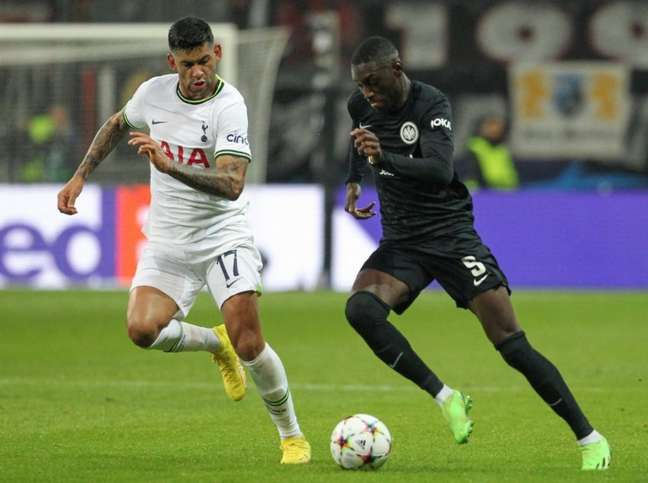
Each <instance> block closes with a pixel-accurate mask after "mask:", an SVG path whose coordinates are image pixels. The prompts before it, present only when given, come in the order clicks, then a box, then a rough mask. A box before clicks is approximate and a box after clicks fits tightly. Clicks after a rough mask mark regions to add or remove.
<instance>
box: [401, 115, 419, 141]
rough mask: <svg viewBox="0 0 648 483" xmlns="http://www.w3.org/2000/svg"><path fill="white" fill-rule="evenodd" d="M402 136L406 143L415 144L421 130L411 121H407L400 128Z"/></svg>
mask: <svg viewBox="0 0 648 483" xmlns="http://www.w3.org/2000/svg"><path fill="white" fill-rule="evenodd" d="M400 137H401V139H402V140H403V142H404V143H405V144H414V143H415V142H416V141H418V138H419V130H418V128H417V127H416V124H414V123H413V122H411V121H407V122H406V123H404V124H403V125H402V126H401V128H400Z"/></svg>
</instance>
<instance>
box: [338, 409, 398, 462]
mask: <svg viewBox="0 0 648 483" xmlns="http://www.w3.org/2000/svg"><path fill="white" fill-rule="evenodd" d="M391 447H392V438H391V434H390V432H389V430H388V429H387V426H385V424H384V423H383V422H382V421H380V420H379V419H378V418H376V417H374V416H370V415H369V414H354V415H353V416H349V417H347V418H344V419H343V420H342V421H340V422H339V423H338V424H337V425H336V426H335V429H333V433H331V455H332V456H333V460H334V461H335V462H336V463H337V464H338V465H340V466H341V467H342V468H344V469H345V470H357V469H361V468H363V469H377V468H380V467H381V466H382V465H384V464H385V462H386V461H387V458H389V454H390V453H391Z"/></svg>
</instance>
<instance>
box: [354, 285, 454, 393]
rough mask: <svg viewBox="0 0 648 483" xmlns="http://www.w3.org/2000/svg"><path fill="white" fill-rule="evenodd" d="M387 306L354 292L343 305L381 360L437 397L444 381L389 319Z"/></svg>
mask: <svg viewBox="0 0 648 483" xmlns="http://www.w3.org/2000/svg"><path fill="white" fill-rule="evenodd" d="M389 310H390V308H389V306H388V305H387V304H385V303H384V302H383V301H382V300H380V299H379V298H378V297H376V296H375V295H374V294H372V293H370V292H356V293H355V294H353V295H352V296H351V297H350V298H349V300H348V301H347V305H346V317H347V320H348V321H349V323H350V324H351V326H352V327H353V328H354V329H355V330H356V332H357V333H358V334H360V336H361V337H362V338H363V339H364V340H365V342H366V343H367V344H368V345H369V347H370V348H371V350H373V352H374V354H376V355H377V356H378V357H379V358H380V360H381V361H383V362H384V363H385V364H387V365H388V366H389V367H391V368H392V369H394V370H395V371H396V372H398V373H399V374H401V375H402V376H404V377H406V378H407V379H409V380H410V381H412V382H413V383H414V384H416V385H418V386H419V387H420V388H421V389H423V390H424V391H427V392H429V393H430V394H431V395H432V396H436V395H437V394H438V393H439V391H440V390H441V389H442V388H443V383H442V382H441V381H440V380H439V378H438V377H437V376H436V374H434V373H433V372H432V371H431V370H430V369H429V368H428V367H427V366H426V365H425V363H424V362H423V361H422V360H421V358H420V357H419V356H418V355H417V354H416V352H414V349H412V346H410V344H409V342H408V341H407V339H406V338H405V337H404V336H403V334H401V333H400V332H399V331H398V329H396V327H394V326H393V325H392V324H391V323H390V322H389V321H388V320H387V315H388V314H389Z"/></svg>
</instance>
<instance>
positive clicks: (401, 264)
mask: <svg viewBox="0 0 648 483" xmlns="http://www.w3.org/2000/svg"><path fill="white" fill-rule="evenodd" d="M367 268H370V269H374V270H379V271H381V272H385V273H388V274H390V275H391V276H393V277H395V278H397V279H398V280H400V281H402V282H404V283H405V284H406V285H407V286H408V287H409V289H410V292H409V297H408V299H407V300H406V301H405V302H403V303H401V304H399V305H397V306H396V307H392V308H393V310H394V312H396V313H397V314H402V313H403V312H405V310H406V309H407V308H408V307H409V306H410V305H411V304H412V302H414V300H415V299H416V297H418V294H419V293H420V292H421V290H423V289H424V288H425V287H427V286H428V285H429V284H430V283H432V281H433V280H435V279H436V280H437V281H438V282H439V284H440V285H441V286H442V287H443V289H444V290H445V291H446V292H447V293H448V294H449V295H450V296H451V297H452V298H453V299H454V301H455V302H456V304H457V307H461V308H464V309H467V308H468V304H469V302H470V301H471V300H472V299H473V298H475V297H476V296H477V295H479V294H480V293H483V292H486V291H487V290H490V289H493V288H497V287H499V286H500V285H502V286H504V287H506V289H507V290H508V292H509V294H510V293H511V290H510V288H509V285H508V280H507V279H506V276H505V275H504V272H502V270H501V269H500V267H499V265H498V264H497V260H496V259H495V257H494V256H493V254H492V253H491V251H490V250H489V248H488V247H487V246H486V245H484V244H483V243H482V241H481V239H480V238H479V235H477V233H476V232H474V231H472V232H468V233H462V234H460V235H458V236H456V237H452V238H448V239H438V240H435V242H434V244H431V243H429V242H428V243H426V244H420V245H409V244H402V243H397V242H382V243H381V244H380V246H379V247H378V248H377V249H376V251H375V252H373V253H372V254H371V256H369V258H368V259H367V261H366V262H365V263H364V265H363V266H362V269H363V270H364V269H367Z"/></svg>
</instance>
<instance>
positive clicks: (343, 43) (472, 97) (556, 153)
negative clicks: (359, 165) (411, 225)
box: [0, 0, 648, 190]
mask: <svg viewBox="0 0 648 483" xmlns="http://www.w3.org/2000/svg"><path fill="white" fill-rule="evenodd" d="M187 14H195V15H199V16H202V17H204V18H206V19H207V20H209V21H210V22H214V23H220V22H227V23H234V24H236V26H237V27H238V28H239V29H240V30H241V31H248V30H254V29H262V28H267V27H277V26H280V27H284V28H285V29H286V30H287V32H288V34H289V37H288V42H287V44H286V47H285V49H284V51H283V54H282V56H281V60H280V64H279V67H278V71H277V79H276V82H275V83H274V85H272V84H271V86H270V88H271V89H272V93H271V99H272V105H271V109H270V114H269V116H270V117H269V119H270V122H269V126H268V127H267V128H268V143H267V149H266V151H267V152H266V153H265V158H266V159H267V163H266V165H265V167H264V172H263V173H261V175H260V176H258V177H257V181H259V182H265V181H267V182H273V183H277V182H282V183H286V182H288V183H296V182H298V183H318V182H324V183H326V184H329V185H339V184H340V183H342V181H343V179H344V176H345V170H346V168H345V164H346V160H345V158H346V151H347V148H348V131H349V128H350V122H349V120H348V116H347V114H346V99H347V97H348V95H349V94H350V93H351V92H352V90H353V89H354V85H353V84H352V82H351V80H350V76H349V59H350V56H351V53H352V51H353V49H354V47H355V46H356V45H357V44H358V43H359V41H360V40H361V39H363V38H365V37H366V36H368V35H382V36H385V37H388V38H389V39H390V40H392V41H394V42H395V44H396V45H397V46H398V47H399V49H400V51H401V54H402V57H403V60H404V62H405V66H406V69H407V71H408V73H409V74H410V75H411V76H412V77H413V78H416V79H419V80H422V81H426V82H429V83H431V84H433V85H435V86H437V87H439V88H440V89H441V90H443V91H445V92H446V93H447V94H448V96H449V97H450V99H451V101H452V103H453V109H454V122H453V130H454V133H455V146H456V151H455V158H456V162H457V169H458V170H459V171H460V172H461V173H462V174H463V175H464V178H467V179H469V180H470V181H471V183H472V184H473V186H478V185H481V186H485V187H490V188H496V189H515V188H517V187H521V186H522V187H524V186H548V187H560V188H573V189H597V190H610V189H626V188H638V187H648V177H647V176H648V137H647V136H646V133H647V132H648V96H647V94H648V87H646V86H648V82H646V80H647V79H648V5H646V4H644V3H642V2H629V1H615V2H609V1H605V2H604V1H577V0H563V1H533V2H525V1H515V2H513V1H507V0H493V1H488V2H474V1H471V0H440V1H436V2H427V1H422V0H420V1H419V0H398V1H389V2H387V1H379V0H353V1H352V0H302V1H293V0H221V1H205V0H192V1H190V0H180V1H173V2H172V1H154V0H143V1H137V2H133V1H129V0H112V1H111V2H100V1H92V0H21V1H20V2H19V1H14V0H8V1H4V2H2V5H1V6H0V22H5V23H30V22H48V23H56V24H59V23H67V22H73V23H107V22H120V23H138V22H143V23H151V22H159V23H170V22H172V21H173V20H174V19H177V18H179V17H181V16H184V15H187ZM4 48H11V47H10V46H9V47H7V46H5V47H4ZM256 50H257V51H258V50H259V49H258V48H257V49H256ZM261 50H262V49H261ZM260 53H261V54H263V52H262V51H261V52H260ZM257 55H258V54H257ZM161 60H163V59H159V58H157V59H156V63H155V64H152V65H147V64H142V63H137V64H124V65H123V68H121V69H120V70H119V72H118V75H117V77H116V85H115V89H116V91H117V92H118V93H119V94H118V103H123V102H124V101H125V100H126V99H127V98H128V96H129V95H130V93H132V91H133V89H134V87H135V86H136V85H137V84H138V82H139V81H141V80H143V79H144V78H146V77H147V76H150V75H152V74H155V73H156V72H155V70H156V69H157V70H158V71H159V72H164V65H163V63H161V62H160V61H161ZM26 69H27V68H26V67H24V66H23V67H16V66H11V65H0V73H1V74H2V77H5V76H6V77H5V80H6V82H5V81H3V82H2V84H3V87H1V88H0V95H1V96H2V97H0V106H1V107H2V109H3V112H12V113H14V115H13V116H12V115H10V116H3V118H4V119H3V120H2V121H0V147H1V148H2V149H0V182H59V181H62V180H64V179H66V178H67V176H68V175H69V174H70V172H71V171H73V170H74V168H75V167H76V166H77V164H78V162H79V159H80V157H81V156H82V154H83V152H84V150H85V148H86V147H87V145H88V143H89V141H90V140H91V136H92V135H93V133H94V132H95V130H96V128H97V127H98V126H99V125H100V124H101V123H102V122H103V119H101V118H100V114H101V110H100V109H89V107H88V106H91V105H92V104H93V103H94V102H95V100H94V99H93V98H92V96H93V95H94V96H97V97H98V94H97V93H96V91H92V89H90V90H88V85H92V77H93V75H99V74H97V72H93V68H92V65H91V64H88V63H85V64H83V65H82V66H78V68H76V70H75V69H68V68H65V69H63V70H62V71H59V70H57V69H56V68H55V66H44V67H43V69H45V70H42V69H41V70H40V71H39V73H38V74H35V73H34V72H33V71H31V72H30V73H27V74H26V73H25V72H27V71H26ZM97 70H100V69H99V68H97ZM254 75H255V74H254V73H250V74H249V77H254ZM245 76H246V72H245V70H243V71H241V72H239V76H238V78H239V81H242V80H243V79H244V78H245ZM39 79H40V80H39ZM27 84H29V85H30V89H31V90H29V91H25V90H24V87H25V85H27ZM25 97H28V98H29V102H23V103H20V102H17V101H16V100H17V99H21V98H25ZM246 97H247V98H248V103H250V102H252V103H253V102H254V99H253V98H252V99H251V98H250V96H246ZM96 102H99V101H98V100H97V101H96ZM253 147H254V146H253ZM495 148H497V149H495ZM113 163H114V164H113ZM133 163H134V156H133V154H132V153H130V152H129V150H128V149H127V148H126V147H125V146H122V147H121V148H120V149H119V150H118V151H117V153H116V155H114V156H113V160H111V162H109V163H106V165H105V166H102V169H101V170H99V171H98V172H97V178H96V179H97V181H101V182H111V183H116V182H119V183H139V182H145V181H146V179H147V175H146V167H145V166H144V165H143V163H138V164H137V166H138V169H136V170H133V169H131V167H132V165H133ZM489 163H500V165H501V164H502V163H504V165H505V169H503V170H502V169H495V170H494V171H495V175H492V172H493V170H492V169H490V170H489V168H488V164H489ZM108 164H113V167H108ZM124 167H128V169H123V168H124ZM104 168H105V169H104ZM124 173H127V175H125V174H124ZM489 173H490V174H489ZM502 173H504V174H502Z"/></svg>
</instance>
